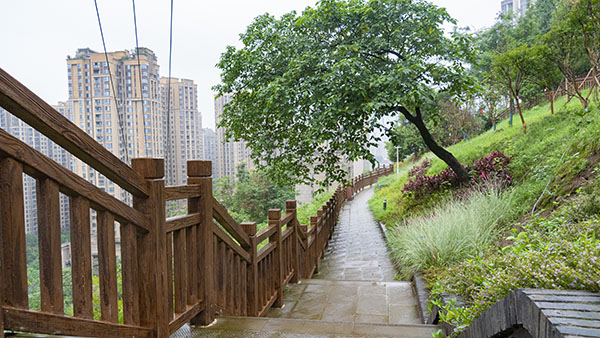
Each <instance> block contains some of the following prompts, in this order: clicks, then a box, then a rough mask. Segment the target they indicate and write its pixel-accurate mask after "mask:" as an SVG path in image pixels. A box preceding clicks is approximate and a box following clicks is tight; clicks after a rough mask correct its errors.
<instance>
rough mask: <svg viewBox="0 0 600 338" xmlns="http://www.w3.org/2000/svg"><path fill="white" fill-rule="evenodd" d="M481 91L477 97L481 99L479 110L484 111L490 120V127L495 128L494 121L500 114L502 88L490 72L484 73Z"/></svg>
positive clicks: (496, 120)
mask: <svg viewBox="0 0 600 338" xmlns="http://www.w3.org/2000/svg"><path fill="white" fill-rule="evenodd" d="M481 89H482V90H481V92H480V93H479V98H480V99H481V103H482V107H481V110H483V112H484V113H485V116H487V118H489V119H490V121H491V122H492V128H493V129H494V130H496V122H498V119H499V118H500V116H501V115H502V109H501V105H502V102H503V101H504V100H503V88H502V87H501V86H500V85H499V84H498V82H497V81H496V80H495V79H494V78H493V77H492V75H490V74H486V76H485V78H484V80H483V81H482V82H481Z"/></svg>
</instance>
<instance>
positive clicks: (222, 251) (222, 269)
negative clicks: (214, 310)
mask: <svg viewBox="0 0 600 338" xmlns="http://www.w3.org/2000/svg"><path fill="white" fill-rule="evenodd" d="M226 275H227V246H226V245H225V242H222V241H219V298H220V299H219V304H221V306H222V307H223V308H224V309H227V286H226V284H225V283H227V276H226Z"/></svg>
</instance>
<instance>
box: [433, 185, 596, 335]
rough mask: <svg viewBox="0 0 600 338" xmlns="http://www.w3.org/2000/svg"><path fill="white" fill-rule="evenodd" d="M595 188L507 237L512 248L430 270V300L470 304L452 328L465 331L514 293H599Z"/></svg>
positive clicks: (500, 248)
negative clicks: (454, 298) (455, 298)
mask: <svg viewBox="0 0 600 338" xmlns="http://www.w3.org/2000/svg"><path fill="white" fill-rule="evenodd" d="M598 188H600V186H596V188H595V191H593V192H592V193H583V192H582V193H581V194H579V195H578V196H577V197H576V198H575V199H573V200H571V201H570V202H569V203H567V204H565V205H563V206H562V207H561V208H559V209H558V210H557V211H555V212H554V213H553V214H552V215H551V216H550V217H549V218H544V217H537V218H535V219H533V220H532V221H531V222H529V223H527V224H526V225H524V226H523V227H522V229H519V228H514V229H513V230H512V231H511V232H510V235H509V236H508V237H507V240H509V241H511V244H510V245H507V246H505V247H493V248H490V249H488V250H487V252H486V253H485V254H483V255H479V256H474V257H472V258H470V259H466V260H465V261H463V262H461V263H458V264H456V265H454V266H452V267H449V268H443V269H436V270H431V271H430V273H429V274H428V275H427V280H428V283H429V285H430V286H431V287H432V292H433V294H434V295H437V294H441V293H453V294H458V295H461V296H463V297H464V298H465V300H466V301H467V302H468V304H469V305H468V306H466V307H465V308H463V309H461V311H463V313H464V314H465V315H464V316H462V317H460V318H458V319H459V320H457V321H455V322H454V324H456V325H458V326H459V327H461V328H463V327H466V326H467V325H468V323H470V322H471V321H472V320H473V319H474V318H476V317H477V316H479V314H481V312H483V311H484V310H485V309H487V308H488V307H489V306H490V305H492V304H494V303H495V302H496V301H498V300H500V299H501V298H502V297H504V296H505V295H506V294H508V292H509V291H510V290H514V289H516V288H547V289H568V290H573V289H575V290H587V291H593V292H598V291H600V279H598V276H599V275H600V260H599V259H598V256H599V255H600V237H599V235H600V218H599V216H600V209H599V208H598V206H597V205H598V202H600V200H599V199H598V197H597V196H598V193H599V192H600V191H598V190H599V189H598ZM447 310H448V309H446V310H443V311H444V312H447Z"/></svg>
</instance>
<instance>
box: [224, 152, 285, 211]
mask: <svg viewBox="0 0 600 338" xmlns="http://www.w3.org/2000/svg"><path fill="white" fill-rule="evenodd" d="M237 172H238V174H237V180H236V181H235V182H234V183H231V182H230V181H229V178H228V177H226V178H224V179H222V180H220V181H219V182H218V183H217V187H216V189H215V193H214V196H215V198H217V200H219V202H221V204H223V206H224V207H225V208H227V210H228V212H229V214H230V215H231V216H232V217H233V218H234V219H235V220H236V222H256V223H263V222H265V221H266V220H267V214H268V211H269V209H283V210H285V201H287V200H293V199H294V197H295V194H294V190H293V189H292V188H290V187H287V186H283V187H282V186H280V185H277V184H276V183H275V182H273V180H271V179H270V177H269V176H268V175H267V174H266V173H265V172H263V171H261V170H253V171H248V169H246V165H245V164H244V163H241V164H240V165H238V168H237Z"/></svg>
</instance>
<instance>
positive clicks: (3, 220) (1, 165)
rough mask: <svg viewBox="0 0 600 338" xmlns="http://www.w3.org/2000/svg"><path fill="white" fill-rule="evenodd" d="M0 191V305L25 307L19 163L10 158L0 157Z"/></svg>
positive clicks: (21, 178)
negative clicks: (0, 274) (0, 282)
mask: <svg viewBox="0 0 600 338" xmlns="http://www.w3.org/2000/svg"><path fill="white" fill-rule="evenodd" d="M0 193H1V194H2V198H0V239H1V240H2V251H3V252H2V256H1V258H2V269H3V270H2V272H3V278H2V279H3V284H4V297H5V298H4V305H8V306H14V307H18V308H23V309H27V308H28V299H27V256H26V253H25V209H24V206H23V204H24V202H23V166H22V165H21V164H20V163H19V162H17V161H15V160H13V159H12V158H4V159H2V160H0ZM0 303H1V302H0ZM0 305H1V304H0Z"/></svg>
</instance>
